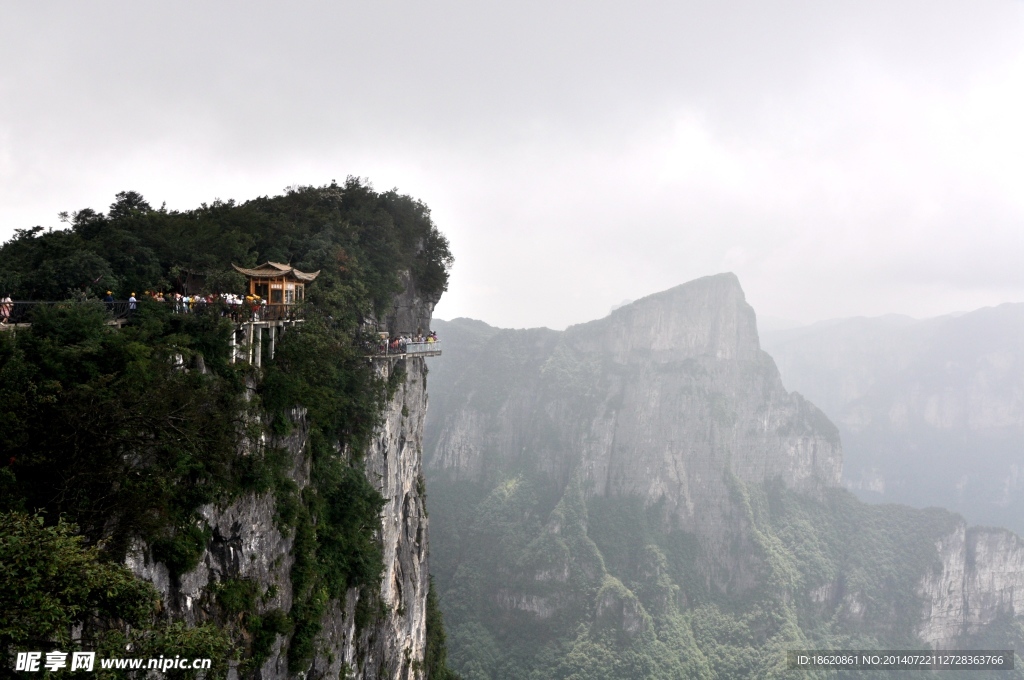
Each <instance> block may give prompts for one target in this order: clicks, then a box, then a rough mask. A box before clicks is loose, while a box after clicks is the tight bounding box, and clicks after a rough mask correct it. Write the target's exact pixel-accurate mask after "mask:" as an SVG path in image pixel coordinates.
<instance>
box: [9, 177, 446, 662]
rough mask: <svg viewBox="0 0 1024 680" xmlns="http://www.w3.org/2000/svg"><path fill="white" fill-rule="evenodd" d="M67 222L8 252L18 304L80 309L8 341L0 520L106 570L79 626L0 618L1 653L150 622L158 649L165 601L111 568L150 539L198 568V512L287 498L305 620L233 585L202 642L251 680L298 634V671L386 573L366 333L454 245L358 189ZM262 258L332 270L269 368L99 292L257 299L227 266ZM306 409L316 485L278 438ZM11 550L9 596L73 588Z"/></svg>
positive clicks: (420, 212)
mask: <svg viewBox="0 0 1024 680" xmlns="http://www.w3.org/2000/svg"><path fill="white" fill-rule="evenodd" d="M62 218H63V219H64V220H66V221H67V222H68V225H69V226H68V228H66V229H58V230H43V229H42V228H39V227H35V228H32V229H25V230H19V231H17V232H16V235H15V237H14V238H13V239H12V240H11V241H9V242H7V243H6V244H4V245H3V247H2V248H0V272H2V273H0V289H2V290H3V293H10V294H11V295H12V297H14V298H15V299H36V300H68V301H69V302H68V303H66V304H60V305H54V306H50V307H40V308H38V309H35V310H34V311H33V313H32V317H31V320H32V325H31V327H30V328H22V329H18V330H17V331H16V332H9V331H8V332H3V333H0V418H2V422H3V423H4V444H5V445H4V454H3V460H0V513H3V514H2V515H0V517H2V518H3V526H4V534H3V536H2V540H3V541H15V540H22V539H17V535H18V532H19V531H20V532H22V533H24V531H25V530H26V527H27V528H28V529H32V530H36V529H35V527H36V526H37V524H38V526H39V527H40V529H39V531H44V532H50V533H49V534H47V535H48V536H50V539H48V540H50V541H51V543H54V546H55V547H54V548H53V550H54V551H56V553H57V554H59V555H60V556H61V557H60V559H62V560H65V561H67V562H68V563H69V564H75V565H79V566H78V567H76V568H80V569H88V570H89V574H91V576H90V578H91V579H92V580H89V579H85V580H83V581H82V584H81V587H80V592H79V591H76V592H75V593H73V594H72V595H73V597H75V598H77V599H76V604H75V605H74V607H70V608H64V609H63V611H65V614H63V615H62V616H64V618H60V617H57V618H52V619H51V620H48V621H47V622H46V623H45V625H42V624H39V625H36V624H32V625H29V623H27V622H25V621H23V620H22V619H20V618H18V616H20V614H15V613H13V612H14V611H15V610H10V609H6V608H4V609H3V610H0V631H2V634H0V653H2V654H4V655H5V656H6V654H7V652H8V651H9V649H11V648H13V647H18V648H20V647H21V646H23V645H24V644H26V643H28V642H31V641H39V640H40V639H46V640H55V641H56V640H58V639H65V638H66V635H67V633H68V631H69V630H70V626H72V625H75V624H81V623H83V622H85V623H87V624H89V625H90V626H92V627H94V628H96V629H97V630H105V629H107V628H110V629H111V630H114V629H122V628H123V624H131V625H133V626H139V625H142V626H143V628H144V630H150V631H155V632H151V634H150V637H151V638H152V639H154V640H156V639H158V638H159V639H161V640H163V639H164V638H166V635H164V637H160V635H162V633H159V630H160V629H159V627H158V626H157V624H156V623H153V621H152V616H153V611H152V610H153V607H154V605H156V603H155V601H154V600H153V598H155V594H154V593H153V592H152V591H151V589H150V590H146V589H145V588H142V586H138V585H135V586H131V588H135V590H132V591H131V592H132V593H134V594H133V596H132V597H133V598H134V599H133V600H132V602H131V606H130V607H129V609H130V612H129V613H125V612H126V611H127V610H125V607H126V606H127V605H122V604H119V603H117V602H115V603H109V602H106V601H105V600H103V599H102V598H99V599H97V596H96V595H95V593H93V590H95V589H96V588H99V589H102V588H103V587H104V585H103V584H105V583H106V584H110V587H111V588H115V590H114V591H111V592H120V591H117V590H116V589H117V588H121V587H122V585H123V584H124V583H128V582H130V578H129V577H128V576H127V575H126V573H127V572H125V571H124V570H123V569H120V568H116V567H115V566H113V565H116V564H117V563H118V562H120V561H122V560H123V559H124V557H125V555H126V553H127V552H128V551H129V550H130V549H131V546H132V545H133V544H134V542H135V541H138V540H141V541H143V542H144V543H145V544H146V545H148V546H149V547H150V549H151V551H152V555H153V557H154V558H155V559H157V560H160V561H162V562H164V563H165V564H166V565H167V566H168V568H169V570H170V572H171V574H172V576H173V575H177V574H181V573H183V572H186V571H188V570H189V569H191V568H193V567H194V566H195V565H196V563H197V560H198V559H199V558H200V556H201V554H202V552H203V549H204V548H205V546H206V543H207V541H208V540H209V538H210V533H209V529H208V527H206V525H205V523H204V521H203V519H202V516H201V515H200V513H199V509H200V508H201V507H202V506H203V505H205V504H210V503H218V504H225V503H227V502H229V501H231V500H232V499H233V498H236V497H238V495H239V494H242V493H258V492H273V493H274V496H275V498H276V502H277V515H278V518H277V519H278V523H279V526H280V528H281V529H282V531H283V532H285V533H286V534H290V535H293V536H294V538H295V541H294V558H295V563H294V566H293V568H292V571H291V574H292V588H293V602H294V604H293V606H292V608H291V610H290V611H288V612H280V611H265V612H263V613H262V614H257V611H259V610H260V607H259V603H260V601H261V598H265V597H266V596H267V593H264V592H259V588H258V587H256V585H255V584H253V583H251V582H248V581H244V580H240V581H234V582H228V583H223V584H220V585H219V586H218V587H217V588H215V589H214V590H212V591H211V593H210V599H211V602H209V603H206V604H207V605H208V608H209V610H210V611H212V612H213V615H212V617H213V618H212V620H211V623H215V624H218V625H217V626H209V627H206V628H202V629H201V630H200V631H199V632H200V633H201V634H202V635H201V636H200V637H202V638H203V641H202V644H206V645H208V646H213V647H216V646H217V645H225V644H227V643H228V642H229V641H230V642H231V644H233V645H234V646H235V651H234V653H235V654H236V655H238V656H241V657H242V658H247V659H248V662H247V664H248V665H245V664H243V667H242V670H243V671H244V670H246V669H247V668H248V669H252V668H254V667H255V666H256V665H258V663H259V662H260V661H261V660H262V659H263V658H265V655H266V653H267V651H268V650H269V646H270V644H271V643H272V642H273V639H274V636H275V635H277V634H290V635H289V640H290V646H289V666H290V668H291V669H292V670H294V671H297V670H300V669H302V668H304V667H305V666H306V665H308V661H309V658H310V657H311V655H312V653H313V651H314V650H313V639H314V636H315V635H316V633H317V632H318V630H319V621H320V617H321V615H322V614H323V612H324V610H325V607H326V605H327V602H328V600H329V599H330V598H337V597H339V596H341V595H342V594H343V592H344V591H345V590H346V589H348V588H361V589H363V590H364V592H365V595H366V596H365V597H364V598H362V599H363V601H366V602H372V601H373V592H374V588H375V584H376V583H377V582H378V581H379V576H380V572H381V569H382V566H383V565H382V561H381V560H382V558H381V554H380V548H379V546H378V543H377V540H376V538H375V533H376V527H377V526H378V525H379V520H378V515H379V511H380V508H381V505H382V502H383V499H382V498H381V496H380V494H379V493H378V492H377V491H376V489H375V488H374V487H373V485H371V484H370V483H369V482H368V481H367V479H366V476H365V475H364V474H363V472H362V467H361V464H360V463H361V461H360V456H361V453H362V451H363V450H364V449H365V447H366V445H367V443H368V441H369V437H370V434H371V433H372V431H373V428H374V427H375V425H376V424H377V423H378V422H379V418H380V414H381V412H382V409H383V407H384V405H385V403H386V401H387V398H388V389H389V385H387V384H386V383H385V381H383V380H382V379H380V378H379V377H378V376H377V375H376V374H375V373H374V371H373V370H372V368H371V366H370V365H369V364H368V362H366V361H365V359H362V354H363V353H364V350H363V345H362V342H363V340H362V338H361V336H360V333H361V329H362V328H363V324H364V322H366V321H367V320H368V319H373V318H380V317H381V315H382V314H384V313H385V312H386V310H387V308H388V305H389V304H390V302H391V300H392V298H393V296H394V295H395V293H397V292H398V291H399V290H400V288H401V284H400V279H399V273H400V272H401V271H403V270H407V271H410V272H411V273H412V275H413V280H414V283H415V285H416V286H417V288H418V291H419V292H420V293H421V294H423V295H426V296H438V295H440V293H441V292H442V291H443V290H444V289H445V288H446V285H447V271H448V268H449V267H450V265H451V262H452V258H451V255H450V254H449V252H448V248H447V241H446V240H445V238H444V237H443V236H442V235H441V234H440V233H439V232H438V230H437V229H436V227H435V226H434V225H433V223H432V221H431V219H430V213H429V210H428V209H427V207H426V206H425V205H423V204H422V203H420V202H418V201H415V200H413V199H411V198H409V197H407V196H402V195H399V194H398V193H396V192H394V191H390V192H384V193H378V192H375V191H374V190H373V189H372V188H371V187H369V186H368V185H367V184H364V183H362V182H360V181H359V180H358V179H352V178H350V179H349V180H348V181H346V183H345V184H344V185H342V186H339V185H336V184H333V183H332V184H331V185H329V186H325V187H319V188H317V187H301V188H295V189H292V190H289V191H288V192H287V193H286V194H285V195H282V196H277V197H273V198H267V197H264V198H259V199H255V200H252V201H248V202H245V203H241V204H236V203H234V202H233V201H228V202H221V201H215V202H214V203H213V204H212V205H203V206H202V207H200V208H198V209H196V210H190V211H184V212H178V211H168V210H166V209H165V208H160V209H154V208H153V207H152V206H151V205H150V204H149V203H148V202H147V201H146V200H145V199H143V197H142V196H140V195H138V194H137V193H134V192H123V193H120V194H118V195H117V200H116V201H115V203H114V204H113V205H111V206H110V209H109V211H108V212H107V213H106V214H103V213H99V212H96V211H94V210H91V209H84V210H80V211H78V212H75V213H73V214H62ZM265 260H273V261H281V262H290V263H291V264H293V265H294V266H295V267H297V268H299V269H300V270H304V271H317V270H319V271H320V272H321V273H320V276H319V277H318V278H317V280H316V283H315V285H313V286H310V287H309V290H308V292H307V299H306V303H305V316H306V322H305V323H304V324H302V325H301V326H299V327H297V328H296V329H294V330H292V331H290V332H289V333H287V334H286V335H285V336H283V338H282V339H281V341H280V344H279V346H278V349H277V354H276V357H275V360H274V361H272V362H268V363H267V364H266V365H265V366H264V367H263V368H262V369H256V368H254V367H251V366H249V365H247V364H241V363H239V364H231V363H229V362H228V361H227V358H228V355H229V353H228V343H229V337H230V334H231V333H232V326H231V322H230V321H228V320H226V319H225V318H224V317H223V316H221V315H220V314H219V313H217V312H216V310H210V311H208V312H206V313H193V314H175V313H173V312H172V310H171V309H169V307H170V305H167V304H160V303H157V302H153V301H150V300H149V299H148V298H145V297H143V296H141V295H140V296H139V297H141V298H142V299H141V300H140V305H139V309H138V311H137V312H136V313H135V314H133V315H132V317H131V318H130V320H129V322H128V323H127V324H126V325H124V326H123V327H121V328H116V327H114V326H111V325H109V324H108V323H107V321H108V318H107V312H106V308H105V307H104V306H103V305H102V304H100V303H98V302H95V300H96V298H97V296H99V295H102V294H103V293H104V292H105V291H106V290H112V291H114V294H115V296H116V297H117V298H120V299H124V298H126V297H127V296H128V294H130V293H133V292H135V293H141V292H142V291H145V290H152V291H165V292H171V291H179V292H189V293H205V292H235V293H244V292H245V291H243V290H241V285H242V280H241V277H240V276H239V275H238V274H237V273H235V272H233V271H232V270H231V266H230V265H231V263H232V262H233V263H236V264H239V265H246V266H252V265H255V264H257V263H259V262H263V261H265ZM91 301H92V302H91ZM296 408H299V409H304V411H305V414H306V415H305V419H306V425H307V427H308V428H309V445H308V450H307V452H306V453H307V455H308V456H309V457H310V459H311V466H312V472H313V474H312V475H311V482H310V484H309V485H308V486H307V487H306V488H304V489H299V487H298V486H297V485H296V483H295V482H294V481H293V480H292V479H291V477H290V476H289V471H290V469H291V465H292V461H290V460H287V457H286V456H285V454H284V452H283V451H282V450H281V449H279V448H276V447H275V446H274V445H273V442H274V441H276V440H275V439H274V437H275V436H281V435H285V434H287V432H288V431H289V429H290V428H292V427H293V426H294V423H293V420H294V416H293V413H294V409H296ZM264 435H267V436H264ZM261 441H265V442H269V445H263V446H261V445H259V444H258V443H259V442H261ZM25 513H30V514H25ZM31 513H41V514H37V515H31ZM27 517H28V518H30V519H25V518H27ZM31 517H35V518H38V522H37V519H31ZM3 545H5V546H8V545H13V544H12V543H4V544H3ZM12 555H14V553H12V552H10V551H9V550H8V551H7V552H4V553H2V554H0V572H2V573H4V574H5V578H8V579H10V580H11V582H10V583H6V582H5V584H4V586H5V591H6V592H8V593H11V592H18V593H31V594H32V595H31V597H36V598H41V599H45V598H47V597H51V598H52V597H54V596H55V595H54V594H53V593H54V589H57V590H58V591H59V590H60V589H61V588H62V586H61V585H60V584H59V583H58V581H56V580H54V578H55V575H54V574H53V573H51V572H48V571H46V570H45V569H43V571H44V572H46V573H47V574H48V576H46V577H44V578H36V577H34V576H32V574H33V573H35V572H33V571H32V570H33V569H35V570H36V571H38V570H40V569H42V567H41V566H40V565H35V566H33V565H32V564H28V565H27V566H25V569H24V570H22V571H17V570H15V571H11V570H10V566H11V564H13V563H12V562H9V560H11V559H14V557H12ZM39 555H40V558H39V559H43V557H42V556H41V555H42V553H39ZM19 559H21V558H19ZM82 565H84V566H82ZM23 566H24V565H23ZM68 573H75V572H73V571H71V572H68ZM90 584H91V585H90ZM8 587H9V588H10V590H7V588H8ZM124 587H125V588H129V586H124ZM90 589H92V590H90ZM129 589H130V588H129ZM61 592H62V591H61ZM72 595H69V597H71V596H72ZM25 597H26V598H28V599H26V601H30V600H31V598H29V596H28V595H26V596H25ZM147 598H148V599H147ZM55 606H57V605H55ZM157 606H158V605H157ZM61 607H63V605H60V606H57V608H61ZM373 611H375V610H367V612H364V618H365V617H366V616H372V615H373ZM129 614H130V615H129ZM97 617H98V618H97ZM147 617H148V618H147ZM147 621H149V622H150V623H149V624H147V623H146V622H147ZM147 625H149V628H146V626H147ZM160 625H164V624H160ZM119 626H120V628H119ZM154 626H157V627H154ZM175 630H178V629H175ZM178 632H182V631H180V630H179V631H178ZM111 634H113V633H111ZM190 634H192V635H193V637H194V635H195V633H194V631H193V633H190ZM182 635H185V633H184V632H182ZM61 636H65V637H64V638H62V637H61ZM203 636H205V637H203ZM154 644H155V643H154ZM196 644H200V642H196ZM223 657H224V655H223V654H222V655H221V658H223ZM442 665H443V664H442Z"/></svg>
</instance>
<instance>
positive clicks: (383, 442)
mask: <svg viewBox="0 0 1024 680" xmlns="http://www.w3.org/2000/svg"><path fill="white" fill-rule="evenodd" d="M408 297H409V299H408V300H406V302H407V303H408V304H406V305H405V308H404V311H399V312H398V315H401V314H405V315H406V316H407V317H408V318H409V319H414V320H418V321H420V322H423V323H426V324H429V322H430V309H432V304H430V305H429V306H425V305H422V304H420V305H418V306H417V302H421V301H418V300H417V299H416V298H415V296H411V295H410V296H408ZM379 370H380V371H381V374H382V377H384V378H387V377H388V376H389V375H390V373H391V372H392V371H396V370H400V371H403V372H404V379H403V381H402V382H401V384H400V386H399V388H398V389H397V391H396V392H395V395H394V397H393V399H392V400H391V402H390V403H389V404H388V406H387V410H386V413H385V414H384V415H385V417H384V421H383V424H382V425H381V426H380V427H379V429H378V430H377V432H376V434H375V436H374V438H373V441H372V443H371V445H370V447H369V449H368V450H367V451H366V452H365V455H364V463H365V468H366V474H367V477H368V479H369V480H370V481H371V482H372V483H374V484H375V485H376V486H377V489H378V490H379V491H380V493H381V494H382V495H383V496H384V498H385V500H386V505H385V507H384V509H383V511H382V513H381V524H380V530H379V536H380V541H381V544H382V547H383V558H384V565H385V568H384V574H383V577H382V580H381V584H380V595H379V597H380V600H379V603H378V602H375V603H374V605H373V606H374V608H375V610H378V611H380V612H383V613H382V615H379V616H377V617H376V618H375V619H374V620H373V621H372V622H371V623H370V624H369V625H366V626H364V627H363V628H362V629H357V626H356V608H357V605H358V600H359V597H360V595H359V592H358V591H356V590H351V591H349V592H348V593H347V595H346V597H345V598H344V600H343V601H335V602H331V603H330V604H329V605H328V609H327V612H326V614H325V615H324V617H323V619H322V621H321V624H322V629H321V632H320V634H319V636H318V638H317V640H316V653H315V657H314V659H313V663H312V667H311V668H310V670H309V672H308V674H300V677H308V678H337V677H339V673H341V671H342V669H343V667H347V669H348V672H349V675H348V676H343V677H349V678H356V679H364V678H365V679H367V680H369V679H371V678H373V679H378V678H380V679H384V678H391V679H395V680H412V679H414V678H421V677H423V672H422V661H423V657H424V649H425V638H426V599H427V590H428V586H429V582H428V570H427V516H426V512H425V510H424V497H423V494H422V490H423V478H422V474H421V456H422V448H423V445H422V437H423V421H424V417H425V414H426V407H427V393H426V367H425V364H424V359H422V358H419V359H415V358H413V359H406V360H404V361H401V362H395V361H392V362H390V363H382V364H381V365H380V366H379ZM292 420H293V422H294V424H295V427H294V429H293V430H292V432H291V434H289V435H288V436H287V437H284V438H280V439H275V440H271V441H268V442H266V444H267V445H270V446H277V447H281V448H283V449H285V450H286V451H288V452H289V453H290V454H291V457H292V461H293V468H292V472H291V478H292V479H293V480H294V481H295V482H296V484H297V485H298V486H299V488H300V489H301V488H304V487H305V486H306V485H307V484H308V483H309V481H310V465H309V458H308V456H307V454H306V445H307V431H306V428H305V427H304V422H305V414H304V413H303V412H301V411H298V410H297V411H295V412H293V414H292ZM201 514H202V516H203V518H204V519H205V520H206V522H207V524H208V526H209V527H210V529H211V531H212V539H211V540H210V542H209V543H208V546H207V549H206V551H205V552H204V554H203V555H202V558H201V559H200V563H199V566H198V567H197V568H196V569H194V570H193V571H191V572H189V573H187V574H184V575H182V576H181V577H180V578H177V579H175V578H171V577H170V576H169V574H168V570H167V568H166V567H165V566H164V565H163V564H161V563H154V562H153V561H152V560H151V558H150V554H149V552H148V550H147V549H146V547H145V546H142V545H139V546H137V547H136V549H135V550H134V551H132V553H131V554H130V555H129V556H128V559H127V562H128V565H129V566H130V567H131V568H132V569H133V570H134V571H135V572H136V573H137V574H139V575H140V576H142V577H144V578H146V579H148V580H150V581H152V582H153V583H154V585H155V586H156V587H157V589H158V590H159V592H160V593H161V595H162V600H163V602H164V605H165V607H166V608H167V613H168V614H169V615H170V616H171V617H172V618H174V619H178V620H185V621H188V622H190V623H195V622H199V621H203V620H205V619H207V618H208V616H209V608H210V606H211V604H212V602H213V597H214V596H213V592H212V588H213V586H214V585H215V584H216V583H220V582H224V581H226V580H228V579H238V578H243V579H251V580H253V581H255V582H256V583H258V584H259V585H260V587H261V592H263V591H267V589H268V588H269V592H268V594H269V596H268V597H264V598H263V599H262V600H261V601H260V602H259V604H258V607H259V610H258V613H260V614H263V613H265V612H268V611H271V610H275V609H280V610H281V611H284V612H288V611H289V610H290V608H291V605H292V588H291V580H290V571H291V568H292V564H293V557H292V542H293V537H291V536H287V537H286V536H283V535H282V534H281V532H280V531H279V530H278V528H277V527H276V526H275V522H274V514H275V499H274V497H273V495H272V494H269V493H268V494H261V495H249V496H245V497H242V498H240V499H238V500H237V501H235V502H234V503H232V504H231V505H230V506H228V507H226V508H217V507H214V506H206V507H204V508H202V511H201ZM286 642H287V640H285V638H283V637H282V636H278V637H277V640H276V641H275V644H274V648H273V652H272V653H271V654H270V657H269V658H268V659H267V661H266V662H265V663H264V664H263V666H262V668H261V669H260V670H259V671H258V672H257V673H256V677H257V678H260V679H261V680H284V679H285V678H289V677H292V676H291V675H290V674H289V673H288V663H287V658H286V649H287V646H286ZM232 674H233V675H235V673H234V671H232Z"/></svg>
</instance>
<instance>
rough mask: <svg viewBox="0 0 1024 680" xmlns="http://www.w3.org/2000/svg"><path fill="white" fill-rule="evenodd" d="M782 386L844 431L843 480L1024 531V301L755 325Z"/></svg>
mask: <svg viewBox="0 0 1024 680" xmlns="http://www.w3.org/2000/svg"><path fill="white" fill-rule="evenodd" d="M762 341H763V344H764V346H765V348H766V350H767V351H768V352H769V353H770V354H771V355H772V356H773V357H774V358H775V360H776V362H778V365H779V369H780V371H781V372H782V376H783V381H784V382H785V383H786V385H787V387H789V388H790V389H793V390H797V391H798V392H800V393H801V394H803V395H804V396H806V397H807V398H808V399H810V400H811V401H813V402H814V403H815V404H817V405H818V406H820V407H821V408H822V410H823V411H824V412H825V413H827V414H828V415H829V417H830V418H831V419H832V420H833V421H834V422H835V423H836V425H837V426H838V427H839V431H840V434H841V435H842V440H843V445H844V451H845V465H844V484H845V485H846V486H847V487H848V488H850V489H851V490H853V491H854V492H855V493H856V494H857V495H858V496H859V497H860V498H862V499H864V500H869V501H874V502H878V501H887V502H898V503H908V504H910V505H915V506H918V507H926V506H929V505H941V506H944V507H948V508H951V509H953V510H956V511H957V512H959V513H962V514H963V515H964V516H965V517H967V518H968V519H970V520H971V521H972V522H977V523H981V524H988V525H995V526H1006V527H1010V528H1011V529H1014V530H1015V531H1018V532H1020V531H1024V478H1022V472H1024V304H1005V305H1001V306H999V307H992V308H985V309H979V310H976V311H973V312H970V313H966V314H958V315H951V316H944V317H939V318H934V319H926V320H915V319H911V318H910V317H904V316H887V317H880V318H856V319H842V320H836V321H830V322H822V323H818V324H814V325H811V326H806V327H802V328H796V329H787V330H781V331H772V332H764V333H762Z"/></svg>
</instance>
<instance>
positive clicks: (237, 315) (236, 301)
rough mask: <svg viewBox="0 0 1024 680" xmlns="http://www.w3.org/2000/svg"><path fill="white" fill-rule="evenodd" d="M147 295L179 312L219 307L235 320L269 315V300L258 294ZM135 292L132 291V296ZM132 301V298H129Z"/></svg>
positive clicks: (194, 311) (221, 312)
mask: <svg viewBox="0 0 1024 680" xmlns="http://www.w3.org/2000/svg"><path fill="white" fill-rule="evenodd" d="M145 294H146V296H147V297H149V298H150V299H152V300H155V301H156V302H164V303H170V304H171V305H173V310H174V311H175V312H177V313H178V314H191V313H196V312H203V311H206V310H208V309H213V308H214V307H215V306H216V307H219V311H220V314H221V316H226V317H230V318H231V319H232V320H233V321H250V320H251V321H260V320H262V319H263V318H264V317H266V316H267V301H266V300H264V299H263V298H261V297H260V296H258V295H245V296H242V295H237V294H235V293H208V294H206V295H182V294H181V293H167V294H164V293H163V292H154V291H148V290H147V291H146V293H145ZM134 297H135V293H132V298H134ZM129 302H131V298H129Z"/></svg>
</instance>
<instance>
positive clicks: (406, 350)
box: [366, 340, 441, 359]
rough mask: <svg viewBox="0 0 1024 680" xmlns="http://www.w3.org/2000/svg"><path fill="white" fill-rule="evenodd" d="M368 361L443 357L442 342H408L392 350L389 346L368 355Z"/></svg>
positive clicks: (379, 348)
mask: <svg viewBox="0 0 1024 680" xmlns="http://www.w3.org/2000/svg"><path fill="white" fill-rule="evenodd" d="M366 356H367V358H368V359H405V358H407V357H439V356H441V341H440V340H435V341H434V342H407V343H404V344H401V345H399V346H398V348H397V349H392V348H391V347H390V346H388V345H384V346H383V347H378V348H376V350H375V351H374V353H372V354H368V355H366Z"/></svg>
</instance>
